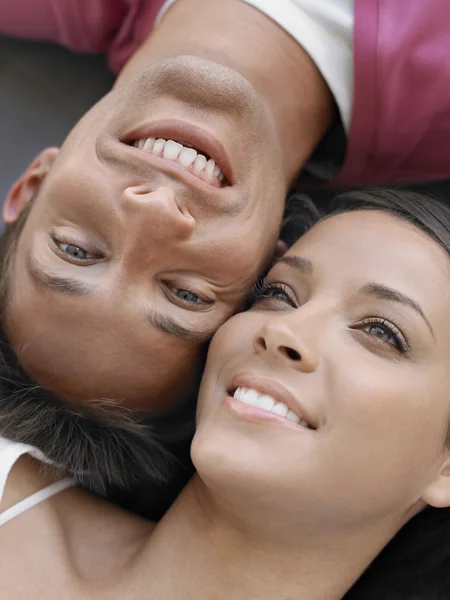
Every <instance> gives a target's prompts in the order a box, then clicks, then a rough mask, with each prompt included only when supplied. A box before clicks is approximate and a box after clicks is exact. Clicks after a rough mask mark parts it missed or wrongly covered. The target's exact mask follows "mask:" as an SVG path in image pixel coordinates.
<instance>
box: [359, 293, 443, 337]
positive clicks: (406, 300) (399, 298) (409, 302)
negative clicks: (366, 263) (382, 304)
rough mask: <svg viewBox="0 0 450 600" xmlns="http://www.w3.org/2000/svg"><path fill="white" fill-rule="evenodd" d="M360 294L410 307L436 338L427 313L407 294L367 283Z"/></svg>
mask: <svg viewBox="0 0 450 600" xmlns="http://www.w3.org/2000/svg"><path fill="white" fill-rule="evenodd" d="M359 293H360V294H364V295H369V296H376V297H377V298H379V299H380V300H388V301H390V302H398V303H399V304H403V305H404V306H409V307H410V308H412V309H413V310H414V311H416V313H417V314H419V315H420V316H421V317H422V319H423V320H424V321H425V323H426V324H427V326H428V329H429V330H430V332H431V335H432V336H433V338H434V331H433V328H432V327H431V324H430V322H429V320H428V319H427V317H426V315H425V313H424V312H423V310H422V308H421V306H420V304H419V303H418V302H416V301H415V300H413V299H412V298H410V297H409V296H407V295H406V294H403V293H402V292H399V291H398V290H394V289H393V288H390V287H388V286H386V285H383V284H381V283H373V282H370V283H366V284H365V285H363V286H362V288H361V289H360V290H359Z"/></svg>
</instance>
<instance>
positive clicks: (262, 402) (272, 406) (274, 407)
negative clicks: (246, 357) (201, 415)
mask: <svg viewBox="0 0 450 600" xmlns="http://www.w3.org/2000/svg"><path fill="white" fill-rule="evenodd" d="M233 398H234V399H235V400H239V402H243V403H244V404H249V405H250V406H256V407H257V408H261V409H262V410H265V411H267V412H271V413H274V414H276V415H279V416H280V417H284V418H285V419H288V420H289V421H293V422H294V423H298V424H299V425H302V426H303V427H307V428H308V429H310V426H309V424H308V423H307V422H306V421H304V420H303V419H301V418H300V417H299V416H298V415H296V414H295V413H294V412H293V411H292V410H289V408H288V407H287V406H286V404H283V403H282V402H277V401H276V400H274V399H273V398H272V396H267V395H266V394H260V393H259V392H257V391H256V390H251V389H248V388H243V387H239V388H238V389H237V390H236V391H235V392H234V394H233Z"/></svg>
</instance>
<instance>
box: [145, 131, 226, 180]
mask: <svg viewBox="0 0 450 600" xmlns="http://www.w3.org/2000/svg"><path fill="white" fill-rule="evenodd" d="M134 146H135V147H136V148H140V149H141V150H144V151H145V152H149V153H151V154H154V155H155V156H161V157H163V158H166V159H167V160H173V161H174V162H178V163H180V165H183V167H185V168H186V169H189V170H190V171H192V173H194V174H195V175H197V176H198V177H201V178H202V179H204V180H205V181H207V182H209V183H211V182H213V181H215V180H216V181H218V182H219V183H220V184H222V183H223V182H224V181H225V176H224V174H223V173H222V171H221V169H220V168H219V167H218V166H217V165H216V163H215V161H214V160H213V159H212V158H210V159H209V160H208V159H207V158H206V156H203V154H199V153H198V152H197V150H195V149H194V148H191V147H190V146H184V145H183V144H180V143H178V142H174V141H173V140H163V139H162V138H159V139H156V138H147V139H144V140H138V141H136V142H134Z"/></svg>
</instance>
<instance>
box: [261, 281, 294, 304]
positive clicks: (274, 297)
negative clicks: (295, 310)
mask: <svg viewBox="0 0 450 600" xmlns="http://www.w3.org/2000/svg"><path fill="white" fill-rule="evenodd" d="M263 300H266V301H267V300H269V301H273V302H283V303H284V304H288V305H289V306H292V307H295V302H294V301H293V300H292V298H291V294H290V293H289V291H288V289H287V288H286V289H285V286H284V285H283V284H280V283H276V284H272V283H270V284H269V283H266V282H265V281H264V280H261V281H258V282H257V283H256V284H255V285H254V286H253V301H254V303H255V304H256V303H257V302H262V301H263Z"/></svg>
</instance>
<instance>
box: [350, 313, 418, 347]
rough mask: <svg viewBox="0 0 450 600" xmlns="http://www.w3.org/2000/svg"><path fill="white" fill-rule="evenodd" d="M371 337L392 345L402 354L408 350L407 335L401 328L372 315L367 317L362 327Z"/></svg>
mask: <svg viewBox="0 0 450 600" xmlns="http://www.w3.org/2000/svg"><path fill="white" fill-rule="evenodd" d="M360 329H361V330H362V331H364V332H365V333H366V334H367V335H369V336H370V337H373V338H376V339H377V341H379V342H382V343H384V344H387V345H389V346H392V347H393V348H395V349H396V350H398V351H399V352H401V353H402V354H404V353H406V352H408V350H409V347H408V343H407V341H406V339H405V337H404V336H403V335H402V333H401V332H400V330H399V329H397V327H396V326H395V325H393V324H392V323H390V322H389V321H386V320H384V319H382V320H380V319H379V318H376V317H372V318H370V319H366V320H365V321H364V322H363V323H362V327H360Z"/></svg>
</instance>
